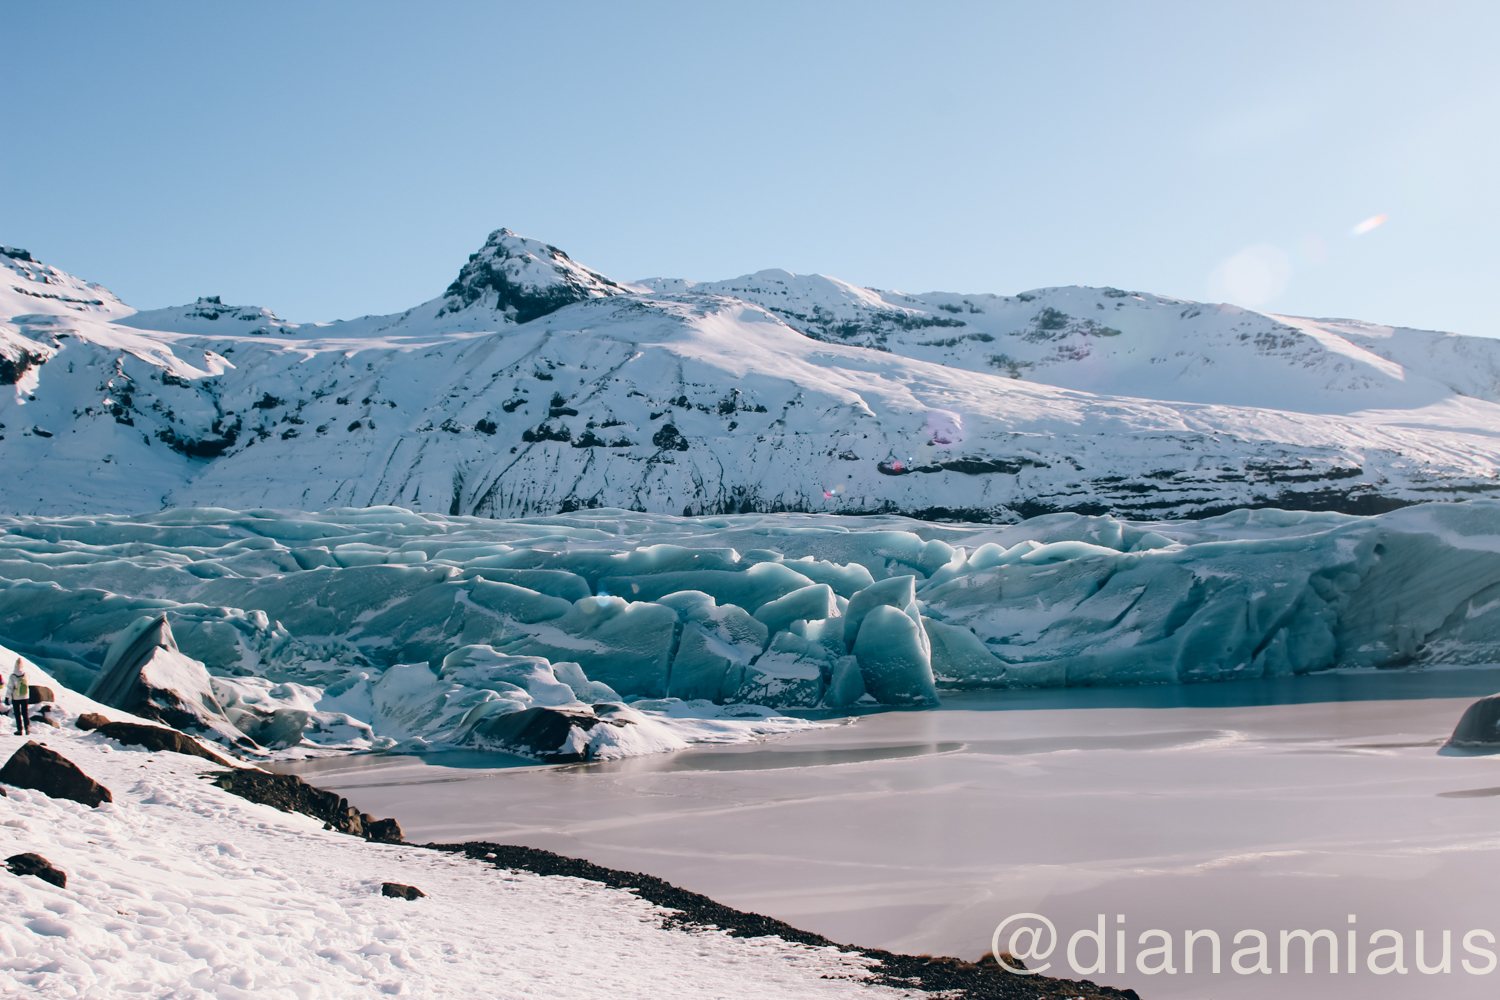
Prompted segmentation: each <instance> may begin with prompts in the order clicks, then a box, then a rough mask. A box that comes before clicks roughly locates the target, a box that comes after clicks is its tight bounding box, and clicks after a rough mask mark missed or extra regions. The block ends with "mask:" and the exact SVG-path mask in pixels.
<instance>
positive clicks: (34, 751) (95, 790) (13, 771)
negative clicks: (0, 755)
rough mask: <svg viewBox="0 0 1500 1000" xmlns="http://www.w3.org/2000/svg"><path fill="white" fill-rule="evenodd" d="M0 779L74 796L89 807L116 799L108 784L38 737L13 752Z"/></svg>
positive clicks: (60, 795) (59, 795)
mask: <svg viewBox="0 0 1500 1000" xmlns="http://www.w3.org/2000/svg"><path fill="white" fill-rule="evenodd" d="M0 783H4V784H7V785H14V786H15V787H16V788H31V789H35V790H36V791H38V792H41V793H42V794H44V795H50V796H51V797H52V798H54V799H72V800H73V801H74V802H82V803H83V804H84V805H86V806H90V807H93V806H97V805H98V804H99V803H101V802H113V801H114V800H115V797H114V796H113V795H111V794H110V793H109V789H108V788H105V787H104V786H103V785H101V784H99V782H97V781H95V780H94V779H93V778H90V777H89V776H88V775H86V774H84V773H83V772H82V771H80V770H79V769H78V765H77V764H74V763H73V762H72V761H71V760H69V759H68V758H66V757H64V756H63V755H62V754H60V753H58V752H57V751H55V750H49V749H47V748H46V747H44V746H42V745H41V744H40V743H38V742H36V741H35V740H28V741H27V743H26V745H25V746H23V747H22V748H21V749H19V750H17V751H16V752H15V753H13V754H11V757H10V760H8V761H6V762H5V766H4V767H3V768H0Z"/></svg>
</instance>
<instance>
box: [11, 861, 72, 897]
mask: <svg viewBox="0 0 1500 1000" xmlns="http://www.w3.org/2000/svg"><path fill="white" fill-rule="evenodd" d="M5 867H7V868H9V869H10V870H11V872H12V873H14V874H16V875H35V876H36V877H37V878H39V879H41V880H42V881H43V882H51V883H52V884H53V885H55V886H57V887H58V888H59V889H66V888H67V887H68V876H67V873H66V872H64V871H63V870H62V869H61V868H54V867H53V866H52V862H50V861H48V860H47V859H46V858H44V857H42V856H41V855H40V854H31V853H29V852H28V853H26V854H12V855H11V856H10V857H8V858H6V859H5Z"/></svg>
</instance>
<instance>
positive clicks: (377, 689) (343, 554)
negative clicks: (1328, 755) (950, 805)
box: [0, 501, 1500, 757]
mask: <svg viewBox="0 0 1500 1000" xmlns="http://www.w3.org/2000/svg"><path fill="white" fill-rule="evenodd" d="M0 532H3V533H0V641H3V642H4V643H5V644H6V645H7V646H9V647H11V648H14V649H16V650H18V651H21V652H24V653H26V654H27V655H28V656H30V657H31V658H33V659H35V660H36V661H37V662H38V664H40V665H42V666H43V667H44V668H45V669H47V670H49V671H51V672H52V673H53V674H54V675H55V676H57V677H58V678H59V679H60V680H62V681H63V682H64V683H66V684H68V685H69V686H71V687H73V688H75V689H77V690H87V689H88V688H89V686H90V685H91V684H92V683H93V680H94V678H95V677H96V676H97V672H98V670H99V668H100V667H101V665H102V663H103V660H104V658H105V655H106V653H107V651H108V649H109V647H110V644H111V642H113V641H114V640H115V639H116V637H118V636H119V635H120V634H121V633H122V632H124V631H125V630H127V629H129V628H130V627H131V626H132V625H133V623H136V622H137V621H138V620H139V619H140V618H142V617H143V616H148V615H150V616H156V615H165V616H166V618H167V619H168V622H169V623H170V626H171V630H172V634H173V635H174V636H175V640H176V642H177V645H178V647H179V649H180V651H181V652H182V654H184V655H185V656H187V657H191V658H193V659H196V660H199V661H201V662H202V663H203V664H204V665H205V666H206V667H207V669H208V672H209V673H210V674H212V675H213V677H214V680H213V692H214V695H215V696H216V697H217V699H218V701H219V703H220V704H221V705H222V706H223V708H224V710H225V712H226V713H227V714H228V716H229V717H230V719H231V720H234V721H235V722H236V725H240V727H241V729H242V730H244V731H246V732H251V731H252V728H254V727H259V728H258V729H255V731H256V732H260V733H262V735H263V736H264V734H266V733H271V734H273V735H275V737H276V739H275V740H265V739H263V742H275V743H278V744H282V745H291V746H295V745H297V744H298V742H299V741H302V742H303V743H304V744H318V745H324V746H342V747H359V746H364V747H369V746H390V745H394V744H396V743H398V742H404V743H405V744H406V745H408V746H413V747H420V746H430V745H447V744H448V743H452V742H454V741H459V742H466V743H467V745H478V746H484V745H494V746H497V747H498V746H503V745H512V746H514V745H517V744H516V743H515V739H514V736H515V734H514V732H512V730H514V729H515V727H516V726H518V725H521V723H522V721H525V720H519V719H515V718H507V717H510V716H518V714H519V713H525V712H527V711H528V710H532V709H538V708H548V709H552V710H554V712H555V713H561V714H562V715H566V713H567V711H580V712H582V711H587V712H590V713H593V716H594V717H596V718H598V719H601V720H608V721H609V724H608V725H603V726H602V727H601V726H597V725H595V726H592V728H589V729H587V730H586V733H587V734H591V735H588V736H587V741H589V746H587V747H583V746H582V745H580V746H578V747H575V748H574V749H575V750H577V751H578V752H579V753H581V754H582V755H583V756H586V757H592V756H603V757H608V756H621V755H625V754H630V753H640V752H648V751H652V750H662V749H671V748H673V747H676V746H681V745H684V743H685V742H686V741H689V740H696V739H720V738H722V739H730V738H736V737H737V735H738V736H739V737H743V736H744V735H745V734H746V733H750V732H754V733H760V732H769V731H774V730H775V727H776V725H778V724H785V725H794V724H795V723H794V722H793V721H792V720H789V719H788V720H782V723H776V724H773V723H772V722H771V721H770V720H771V719H773V718H774V717H775V712H773V711H771V710H772V709H785V710H791V709H840V708H848V707H851V706H855V705H872V704H889V705H915V706H922V705H931V704H933V703H935V702H936V701H937V699H938V698H939V697H940V690H941V689H942V688H953V687H1000V688H1004V687H1033V686H1062V685H1092V684H1126V683H1179V682H1187V681H1211V680H1224V679H1231V678H1244V677H1262V676H1276V675H1287V674H1300V673H1308V672H1312V671H1318V670H1325V669H1330V668H1335V667H1340V668H1379V667H1395V666H1408V665H1414V664H1415V665H1421V664H1432V663H1445V664H1464V663H1485V662H1495V661H1500V502H1496V501H1472V502H1468V503H1458V504H1426V505H1421V506H1416V507H1409V508H1405V509H1403V510H1399V511H1395V512H1392V513H1389V514H1384V515H1380V516H1378V517H1355V516H1349V515H1343V514H1335V513H1307V512H1285V511H1278V510H1258V511H1238V512H1235V513H1232V514H1228V515H1224V516H1221V517H1215V518H1208V519H1205V520H1201V521H1195V522H1175V523H1166V522H1162V523H1142V522H1127V521H1121V520H1117V519H1114V518H1110V517H1087V516H1080V515H1074V514H1056V515H1048V516H1045V517H1039V518H1034V519H1032V520H1029V521H1026V522H1024V523H1022V524H1019V525H1013V526H1008V527H995V526H980V525H951V524H934V523H927V522H919V521H912V520H908V519H904V518H897V517H869V518H852V517H844V518H841V517H830V516H819V515H743V516H724V517H713V518H678V517H669V516H661V515H651V514H641V513H632V512H628V511H623V510H609V509H601V510H593V511H584V512H578V513H574V514H569V515H561V516H556V517H534V518H521V519H512V520H488V519H481V518H467V517H444V516H439V515H429V514H414V513H412V512H411V511H407V510H403V509H399V508H393V507H376V508H366V509H338V510H328V511H322V512H317V513H310V512H298V511H273V510H253V511H231V510H224V509H179V510H168V511H163V512H160V513H156V514H148V515H140V516H113V515H110V516H104V515H101V516H75V517H66V518H41V517H3V518H0ZM568 706H572V708H569V707H568ZM737 717H738V718H737ZM684 720H691V721H690V722H685V721H684ZM527 724H530V723H527ZM737 725H739V726H741V729H740V730H735V726H737ZM299 726H300V730H299V729H298V727H299ZM674 726H675V727H676V728H674ZM595 730H597V732H596V731H595ZM568 738H569V739H574V740H575V742H576V740H578V739H583V736H579V737H576V738H575V737H572V736H569V737H568ZM507 740H509V741H510V743H509V744H507Z"/></svg>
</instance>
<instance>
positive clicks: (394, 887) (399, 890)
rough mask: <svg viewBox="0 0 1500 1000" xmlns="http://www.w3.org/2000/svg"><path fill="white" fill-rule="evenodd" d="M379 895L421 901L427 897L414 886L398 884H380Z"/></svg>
mask: <svg viewBox="0 0 1500 1000" xmlns="http://www.w3.org/2000/svg"><path fill="white" fill-rule="evenodd" d="M380 894H381V895H382V896H391V897H393V898H395V899H421V898H422V897H423V896H426V895H427V893H425V892H423V891H422V890H421V889H418V888H417V887H416V886H414V885H402V884H401V883H400V882H382V883H380Z"/></svg>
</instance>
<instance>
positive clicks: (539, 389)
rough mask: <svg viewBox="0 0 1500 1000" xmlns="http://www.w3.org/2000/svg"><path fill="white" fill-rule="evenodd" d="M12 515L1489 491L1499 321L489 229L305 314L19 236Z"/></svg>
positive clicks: (3, 431) (1386, 501)
mask: <svg viewBox="0 0 1500 1000" xmlns="http://www.w3.org/2000/svg"><path fill="white" fill-rule="evenodd" d="M0 270H3V273H4V275H5V277H6V279H7V280H6V281H4V282H3V283H0V385H10V386H13V389H12V390H10V391H6V392H4V393H0V396H3V398H0V457H3V458H4V459H5V461H6V463H7V465H9V466H11V467H24V468H26V469H27V470H28V475H27V476H25V477H10V478H7V479H6V480H5V481H4V482H0V506H3V507H4V508H5V509H8V510H10V511H13V512H18V513H42V514H56V513H63V512H74V511H77V512H97V511H100V510H109V511H114V512H140V511H147V510H156V509H160V508H162V507H166V506H194V505H197V506H232V507H239V508H245V507H283V508H298V509H308V508H321V507H326V506H331V505H348V506H367V505H373V504H393V505H400V506H403V507H409V508H412V509H414V510H419V511H430V512H438V513H452V514H479V515H484V516H497V517H504V516H515V515H526V514H536V513H541V514H553V513H557V512H559V511H567V510H574V509H578V508H581V507H593V506H615V507H623V508H628V509H636V510H644V511H653V512H657V513H673V514H675V513H679V512H681V511H683V510H691V511H692V512H694V513H697V514H702V513H705V512H710V513H728V512H737V511H746V512H748V511H768V510H770V511H776V510H787V509H791V510H808V511H826V512H831V513H857V512H870V511H889V512H902V513H914V512H928V513H942V512H948V513H954V512H957V513H961V514H964V515H965V516H982V517H987V518H992V519H996V520H1001V521H1004V520H1014V519H1016V518H1018V517H1019V516H1022V515H1030V514H1036V513H1044V512H1048V511H1055V510H1083V511H1088V512H1110V513H1115V514H1121V515H1125V516H1132V517H1172V516H1184V515H1197V514H1202V513H1204V512H1212V511H1225V510H1231V509H1234V508H1236V507H1245V506H1250V507H1261V506H1280V507H1285V508H1296V509H1319V510H1329V509H1331V510H1345V511H1350V512H1375V511H1379V510H1386V509H1390V507H1391V506H1394V505H1398V504H1400V503H1406V502H1413V501H1418V500H1424V499H1457V498H1463V497H1470V496H1475V495H1485V494H1487V493H1490V492H1492V491H1494V490H1496V489H1497V488H1500V487H1497V483H1496V475H1497V470H1500V448H1497V446H1496V441H1497V439H1500V342H1497V341H1494V340H1487V339H1485V338H1478V337H1462V336H1456V335H1452V334H1440V333H1432V332H1426V331H1417V330H1406V329H1394V328H1390V327H1382V326H1376V325H1371V324H1364V323H1356V322H1352V321H1345V320H1310V319H1300V318H1295V317H1281V316H1272V315H1267V314H1261V313H1255V312H1250V311H1247V310H1243V309H1239V308H1237V307H1233V306H1218V305H1206V304H1202V303H1193V302H1184V301H1180V300H1175V299H1167V298H1163V297H1160V296H1155V295H1149V294H1145V293H1130V292H1123V291H1120V290H1117V289H1109V288H1104V289H1093V288H1054V289H1039V290H1036V291H1034V292H1029V293H1022V294H1018V295H1014V296H997V295H957V294H948V293H932V294H928V295H925V296H912V295H906V294H904V293H900V292H885V291H876V290H872V289H861V288H855V287H854V286H851V285H848V284H846V283H844V282H840V281H837V280H836V279H831V278H825V277H822V276H818V275H812V276H807V275H803V276H798V275H792V274H789V273H787V272H761V273H759V274H756V275H751V276H747V277H746V278H742V279H735V280H732V281H728V282H718V283H706V284H698V285H694V284H692V283H690V282H683V281H669V280H653V281H649V282H644V283H641V284H636V285H626V284H621V283H617V282H613V281H611V280H610V279H608V278H605V277H603V276H601V275H598V274H596V273H595V272H592V271H590V270H588V269H587V268H584V267H582V266H581V265H579V264H577V263H576V262H574V261H572V260H571V259H569V258H568V257H567V255H566V254H563V253H562V252H561V251H560V250H558V249H557V248H555V247H550V246H547V245H545V244H543V243H540V242H538V241H536V240H530V239H526V238H523V237H520V236H517V235H515V234H513V233H510V232H508V231H505V230H498V231H496V232H495V233H494V234H492V235H491V237H490V239H489V241H488V242H487V243H486V245H485V246H484V247H483V248H482V249H481V251H480V252H479V253H477V254H475V255H474V258H473V259H472V260H470V261H469V262H468V263H467V264H466V265H464V267H463V269H462V271H461V273H460V274H459V277H458V279H457V280H456V281H455V282H454V283H453V285H452V286H450V288H449V289H448V290H447V291H446V292H445V293H444V294H443V295H441V296H439V297H437V298H434V299H433V300H431V301H429V302H426V303H423V304H421V305H418V306H414V307H412V308H411V309H409V310H407V311H405V312H403V313H399V314H395V315H390V316H367V317H362V318H359V319H355V320H349V321H340V322H334V323H323V324H296V323H287V322H285V321H282V320H280V319H278V318H277V317H275V316H274V314H272V313H271V312H270V311H269V310H267V309H265V308H262V307H253V306H233V305H224V304H222V303H220V302H219V301H218V300H217V298H213V299H199V300H198V301H197V302H195V303H193V304H191V305H187V306H181V307H175V308H170V309H160V310H153V311H150V312H137V311H136V310H134V309H133V308H131V307H130V306H128V305H126V304H125V303H123V302H121V301H120V300H119V299H118V298H116V297H115V296H114V295H113V294H111V293H110V292H109V291H108V290H107V289H104V288H102V287H100V286H98V285H96V284H91V283H89V282H87V281H84V280H82V279H79V278H77V277H74V276H72V275H70V274H68V273H66V272H65V271H62V270H60V269H58V268H56V267H53V266H51V265H48V264H44V263H41V262H37V261H34V260H32V259H30V255H29V254H25V253H24V252H23V251H16V250H6V251H5V252H4V254H3V255H0Z"/></svg>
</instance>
